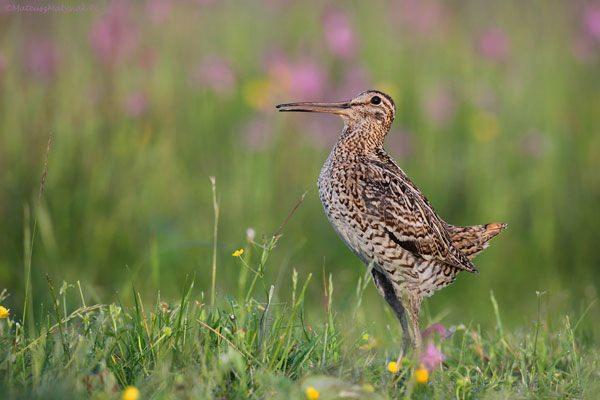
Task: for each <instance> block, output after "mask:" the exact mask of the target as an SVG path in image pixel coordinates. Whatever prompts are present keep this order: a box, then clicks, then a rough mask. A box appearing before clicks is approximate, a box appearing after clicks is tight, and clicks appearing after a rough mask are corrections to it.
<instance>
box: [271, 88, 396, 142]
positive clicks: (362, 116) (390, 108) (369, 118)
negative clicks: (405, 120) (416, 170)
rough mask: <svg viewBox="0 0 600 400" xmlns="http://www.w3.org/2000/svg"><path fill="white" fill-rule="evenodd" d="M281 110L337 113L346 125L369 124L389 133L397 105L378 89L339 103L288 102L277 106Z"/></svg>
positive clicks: (373, 127) (371, 127)
mask: <svg viewBox="0 0 600 400" xmlns="http://www.w3.org/2000/svg"><path fill="white" fill-rule="evenodd" d="M276 108H277V109H278V110H279V111H289V112H292V111H294V112H319V113H328V114H337V115H339V116H341V117H342V119H343V120H344V123H345V124H346V126H348V127H350V128H352V127H353V126H361V127H365V125H366V126H368V127H370V129H375V130H378V131H382V132H384V134H385V133H387V132H388V131H389V129H390V127H391V126H392V122H393V121H394V116H395V114H396V107H395V105H394V101H393V100H392V98H391V97H390V96H388V95H387V94H385V93H383V92H380V91H378V90H367V91H366V92H362V93H361V94H359V95H358V96H356V97H355V98H353V99H352V100H350V101H343V102H337V103H313V102H300V103H286V104H279V105H277V106H276Z"/></svg>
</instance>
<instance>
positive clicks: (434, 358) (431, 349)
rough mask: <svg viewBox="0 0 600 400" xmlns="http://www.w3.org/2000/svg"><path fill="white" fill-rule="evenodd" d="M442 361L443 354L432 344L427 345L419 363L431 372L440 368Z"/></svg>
mask: <svg viewBox="0 0 600 400" xmlns="http://www.w3.org/2000/svg"><path fill="white" fill-rule="evenodd" d="M444 359H445V357H444V354H443V353H442V352H441V350H440V349H438V348H437V347H436V346H435V344H433V343H429V344H428V345H427V349H426V350H425V351H424V352H423V353H422V354H421V363H422V364H423V365H424V366H425V368H427V369H428V370H429V371H433V370H434V369H435V368H437V367H438V366H440V365H441V364H442V362H443V361H444Z"/></svg>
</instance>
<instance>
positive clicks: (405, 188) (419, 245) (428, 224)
mask: <svg viewBox="0 0 600 400" xmlns="http://www.w3.org/2000/svg"><path fill="white" fill-rule="evenodd" d="M359 165H360V167H359V168H361V169H363V171H361V172H362V173H361V174H360V175H359V176H363V177H364V179H363V180H361V182H360V183H359V184H360V186H361V193H362V197H363V201H364V204H365V208H366V212H367V213H368V214H371V215H373V216H374V217H376V219H377V220H379V221H381V222H382V223H383V224H384V228H385V229H386V233H387V234H388V235H389V237H390V239H391V240H392V241H394V242H395V243H396V244H398V245H399V246H401V247H402V248H404V249H405V250H408V251H410V252H411V253H413V254H414V255H415V256H417V257H420V258H423V259H425V260H438V261H441V262H443V263H446V264H449V265H451V266H453V267H456V268H459V269H463V270H466V271H469V272H476V271H477V269H476V268H475V266H474V265H473V264H472V263H471V261H469V259H468V258H467V257H466V256H465V255H464V254H462V253H461V252H460V251H459V250H458V249H456V248H455V247H454V246H453V245H452V240H451V237H450V234H449V233H448V231H447V230H446V224H445V223H444V222H443V221H442V220H441V219H440V218H439V217H438V216H437V215H436V213H435V211H434V210H433V208H432V207H431V205H430V204H429V203H428V202H427V199H425V197H424V196H423V195H422V194H421V192H420V191H419V190H418V189H416V187H414V186H413V185H412V184H411V183H410V181H408V180H405V179H404V178H403V175H402V174H398V173H396V172H395V171H394V170H392V169H390V168H388V167H387V165H386V164H385V163H382V162H380V161H378V160H373V159H367V160H365V162H362V163H360V164H359Z"/></svg>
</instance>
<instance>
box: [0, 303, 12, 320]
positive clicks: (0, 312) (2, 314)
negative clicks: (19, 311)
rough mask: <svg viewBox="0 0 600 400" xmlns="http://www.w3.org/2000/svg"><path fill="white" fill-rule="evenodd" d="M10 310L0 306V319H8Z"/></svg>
mask: <svg viewBox="0 0 600 400" xmlns="http://www.w3.org/2000/svg"><path fill="white" fill-rule="evenodd" d="M9 314H10V310H9V309H8V308H6V307H4V306H0V319H5V318H8V316H9Z"/></svg>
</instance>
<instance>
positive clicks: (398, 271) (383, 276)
mask: <svg viewBox="0 0 600 400" xmlns="http://www.w3.org/2000/svg"><path fill="white" fill-rule="evenodd" d="M276 109H277V110H279V111H280V112H316V113H328V114H335V115H337V116H339V117H341V118H342V120H343V122H344V127H343V129H342V132H341V134H340V136H339V138H338V140H337V142H336V143H335V145H334V146H333V148H332V150H331V152H330V153H329V156H328V157H327V159H326V161H325V163H324V164H323V167H322V168H321V172H320V174H319V178H318V180H317V186H318V191H319V198H320V200H321V203H322V205H323V209H324V211H325V214H326V216H327V218H328V220H329V222H330V223H331V225H332V227H333V229H334V230H335V232H336V233H337V234H338V236H339V237H340V238H341V239H342V241H343V242H344V243H345V244H346V245H347V246H348V247H349V248H350V250H351V251H352V252H353V253H354V254H355V255H356V256H358V258H359V259H360V260H362V262H363V263H364V264H365V265H367V267H368V268H369V269H370V271H371V275H372V278H373V282H374V284H375V286H376V288H377V290H378V291H379V293H380V294H381V295H382V296H383V298H384V299H385V301H386V302H387V303H388V305H389V306H390V307H391V308H392V310H393V312H394V314H395V315H396V317H397V318H398V320H399V321H400V324H401V327H402V332H403V350H406V351H409V350H410V349H411V348H412V349H416V350H417V351H419V349H420V348H421V345H422V336H421V331H420V328H419V314H420V308H421V303H422V301H423V299H424V298H426V297H429V296H431V295H432V294H433V293H434V292H436V291H438V290H440V289H442V288H444V287H446V286H448V285H449V284H451V283H452V282H453V281H454V280H455V279H456V276H457V275H458V273H459V272H461V271H467V272H470V273H476V272H478V271H477V268H476V267H475V265H474V264H473V262H472V260H473V258H474V257H475V256H476V255H477V254H479V253H480V252H481V251H482V250H483V249H485V248H486V247H487V246H488V244H489V241H490V240H491V239H492V238H493V237H494V236H496V235H498V234H499V233H500V232H501V231H503V230H504V229H505V228H506V227H507V224H505V223H499V222H494V223H488V224H482V225H473V226H454V225H451V224H449V223H447V222H446V221H444V220H443V219H442V218H441V217H440V216H439V215H438V214H437V213H436V211H435V210H434V208H433V206H432V205H431V203H430V202H429V201H428V200H427V198H426V197H425V195H424V194H423V193H422V192H421V190H420V189H419V188H418V187H417V186H416V185H415V184H414V183H413V181H412V180H411V179H410V178H409V177H408V175H407V174H406V173H405V172H404V171H403V170H402V169H401V168H400V167H399V166H398V164H396V162H395V161H394V160H393V159H392V157H390V156H389V155H388V153H387V152H386V151H385V150H384V147H383V145H384V140H385V138H386V135H387V134H388V133H389V131H390V129H391V126H392V122H393V121H394V117H395V114H396V106H395V104H394V101H393V100H392V98H391V97H390V96H389V95H387V94H385V93H383V92H381V91H378V90H367V91H365V92H362V93H360V94H358V95H357V96H356V97H354V98H353V99H352V100H350V101H343V102H329V103H322V102H296V103H285V104H279V105H277V106H276Z"/></svg>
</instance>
